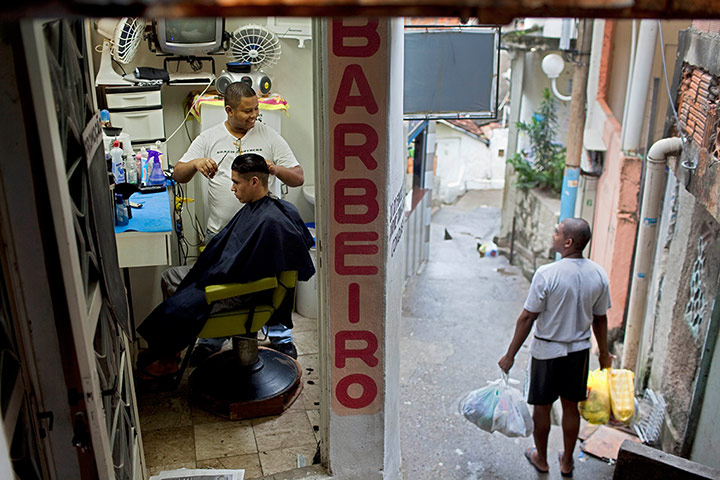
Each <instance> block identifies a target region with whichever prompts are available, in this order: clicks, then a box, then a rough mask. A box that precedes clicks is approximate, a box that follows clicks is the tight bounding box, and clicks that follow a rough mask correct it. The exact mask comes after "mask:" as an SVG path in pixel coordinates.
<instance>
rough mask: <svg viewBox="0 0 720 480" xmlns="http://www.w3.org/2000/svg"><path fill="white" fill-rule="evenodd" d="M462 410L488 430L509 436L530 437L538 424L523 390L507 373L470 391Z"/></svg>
mask: <svg viewBox="0 0 720 480" xmlns="http://www.w3.org/2000/svg"><path fill="white" fill-rule="evenodd" d="M460 411H461V412H462V414H463V415H464V416H465V418H467V419H468V420H469V421H471V422H472V423H474V424H475V425H477V426H478V427H480V428H481V429H482V430H485V431H486V432H500V433H502V434H503V435H505V436H508V437H527V436H529V435H530V434H532V432H533V428H534V424H533V421H532V416H531V415H530V410H529V409H528V407H527V404H526V403H525V400H524V399H523V395H522V393H520V391H519V390H518V389H516V388H514V387H511V386H510V383H509V380H508V376H507V374H506V373H503V374H502V377H501V378H500V379H498V380H495V381H492V382H488V385H487V386H486V387H483V388H479V389H477V390H473V391H472V392H470V393H468V394H467V395H466V396H465V397H464V398H463V399H462V401H461V402H460Z"/></svg>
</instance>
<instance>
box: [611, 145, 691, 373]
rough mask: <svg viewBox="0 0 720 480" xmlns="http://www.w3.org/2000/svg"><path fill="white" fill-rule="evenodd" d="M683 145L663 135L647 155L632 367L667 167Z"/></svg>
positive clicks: (628, 358)
mask: <svg viewBox="0 0 720 480" xmlns="http://www.w3.org/2000/svg"><path fill="white" fill-rule="evenodd" d="M682 148H683V143H682V140H681V139H680V138H677V137H673V138H663V139H661V140H658V141H657V142H655V143H654V144H653V145H652V146H651V147H650V150H649V151H648V154H647V158H646V165H645V183H644V185H643V196H642V207H641V210H640V222H639V223H640V225H639V227H638V235H637V243H636V246H635V264H634V265H633V273H632V279H631V285H630V299H629V302H628V314H627V322H626V324H625V340H624V342H623V355H622V368H627V369H630V370H632V371H635V370H636V368H637V355H638V346H639V344H640V336H641V334H642V329H643V321H644V319H645V309H646V306H647V295H648V286H649V284H650V280H651V277H652V269H653V263H652V262H653V256H654V254H655V246H656V244H657V230H658V228H657V227H658V215H659V213H660V207H661V205H662V198H663V192H664V191H665V182H666V180H667V172H666V169H665V167H666V165H667V157H669V156H677V155H679V154H680V152H682Z"/></svg>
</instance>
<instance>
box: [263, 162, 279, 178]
mask: <svg viewBox="0 0 720 480" xmlns="http://www.w3.org/2000/svg"><path fill="white" fill-rule="evenodd" d="M265 162H267V166H268V170H270V175H277V173H276V172H277V168H275V164H274V163H273V162H271V161H270V160H268V159H265Z"/></svg>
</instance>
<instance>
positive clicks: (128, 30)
mask: <svg viewBox="0 0 720 480" xmlns="http://www.w3.org/2000/svg"><path fill="white" fill-rule="evenodd" d="M95 28H96V29H97V31H98V33H99V34H100V35H102V36H104V37H105V40H104V41H103V44H102V56H101V57H100V69H99V70H98V73H97V76H96V77H95V86H98V85H130V84H131V82H129V81H127V80H125V79H124V78H123V77H122V76H120V75H119V74H118V73H117V72H116V71H115V70H114V69H113V66H112V58H114V59H115V61H117V62H118V63H121V64H128V63H130V62H131V61H132V59H133V58H134V57H135V53H137V48H138V45H139V44H140V41H141V40H142V36H143V31H144V30H145V20H143V19H142V18H131V17H123V18H121V19H119V20H117V19H115V18H101V19H100V20H98V21H97V22H96V24H95ZM111 57H112V58H111Z"/></svg>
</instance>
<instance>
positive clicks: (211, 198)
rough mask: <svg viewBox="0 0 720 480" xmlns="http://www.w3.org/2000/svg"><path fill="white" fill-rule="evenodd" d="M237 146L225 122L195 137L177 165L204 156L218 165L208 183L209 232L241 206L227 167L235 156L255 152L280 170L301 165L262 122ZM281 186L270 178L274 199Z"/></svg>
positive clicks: (213, 231) (228, 218) (277, 134)
mask: <svg viewBox="0 0 720 480" xmlns="http://www.w3.org/2000/svg"><path fill="white" fill-rule="evenodd" d="M237 143H238V139H237V137H235V136H234V135H233V134H232V133H230V132H229V131H228V129H227V127H226V126H225V122H222V123H220V124H218V125H215V126H214V127H211V128H208V129H207V130H205V131H204V132H202V133H201V134H200V135H198V136H197V138H195V140H193V142H192V143H191V144H190V148H188V151H187V152H185V155H183V157H182V158H181V159H180V162H189V161H191V160H194V159H196V158H205V157H207V158H212V159H213V160H215V163H217V164H218V171H217V172H216V173H215V176H214V177H213V178H211V179H209V180H208V206H209V209H210V214H209V216H208V222H207V229H208V230H209V231H210V232H212V233H218V232H219V231H220V230H222V229H223V227H225V225H227V223H228V222H229V221H230V219H231V218H232V217H233V216H234V215H235V214H236V213H237V211H238V210H240V208H242V206H243V204H241V203H240V202H238V200H237V198H235V195H234V194H233V193H232V192H231V191H230V187H232V170H231V169H230V166H231V165H232V162H233V160H235V157H237V156H238V155H240V154H241V153H257V154H258V155H260V156H261V157H263V158H264V159H266V160H270V161H271V162H273V163H274V164H275V165H279V166H281V167H285V168H292V167H295V166H297V165H300V164H299V163H298V161H297V159H296V158H295V155H293V152H292V150H290V146H289V145H288V144H287V142H286V141H285V140H284V139H283V138H282V137H281V136H280V134H279V133H277V132H276V131H275V130H273V129H272V128H271V127H268V126H267V125H264V124H263V123H261V122H255V126H253V128H251V129H250V130H248V131H247V133H246V134H245V135H244V136H243V137H242V138H241V139H240V141H239V143H240V145H239V147H240V148H238V145H237ZM280 184H281V182H280V180H278V179H277V177H275V175H270V178H269V179H268V190H269V191H270V192H272V193H273V194H275V195H276V196H277V197H280Z"/></svg>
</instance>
